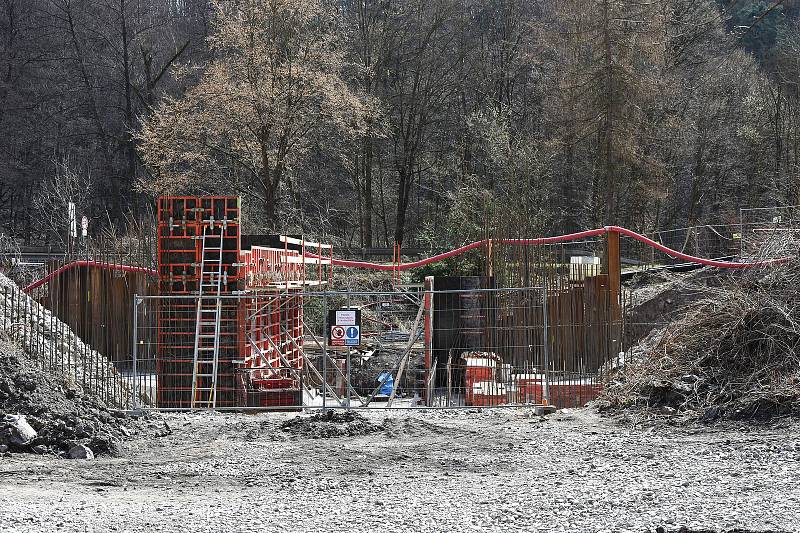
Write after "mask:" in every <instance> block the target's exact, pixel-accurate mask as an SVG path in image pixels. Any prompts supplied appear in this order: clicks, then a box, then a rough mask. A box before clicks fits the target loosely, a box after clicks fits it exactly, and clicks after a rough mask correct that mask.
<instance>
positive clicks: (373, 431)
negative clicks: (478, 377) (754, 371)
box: [0, 409, 800, 532]
mask: <svg viewBox="0 0 800 533" xmlns="http://www.w3.org/2000/svg"><path fill="white" fill-rule="evenodd" d="M295 416H296V415H294V414H288V413H281V414H249V415H248V414H210V413H209V414H164V415H161V414H159V415H154V416H153V417H152V418H150V419H149V420H144V421H141V426H142V427H143V428H144V429H143V430H142V431H140V432H137V433H136V434H134V435H132V437H131V438H130V439H128V440H127V441H125V442H123V443H122V448H123V449H122V456H121V457H99V458H97V459H95V460H91V461H89V460H69V459H62V458H58V457H55V456H39V455H32V454H14V455H13V456H12V457H10V458H9V457H5V458H0V531H15V532H28V531H30V532H39V531H81V532H95V531H97V532H99V531H130V532H140V531H147V532H154V531H167V532H172V531H176V532H177V531H196V532H201V531H253V532H255V531H348V532H360V531H382V532H392V531H472V530H490V531H510V530H525V531H581V532H585V531H656V528H659V527H662V528H663V530H666V531H678V530H679V529H681V528H686V529H684V531H685V530H692V531H700V530H710V531H729V530H733V529H736V528H739V529H746V530H755V531H798V530H800V484H798V480H799V479H800V474H798V472H800V425H798V424H797V423H791V422H786V423H782V424H778V425H772V426H770V427H769V428H741V429H740V428H737V427H727V428H700V427H684V428H673V427H668V426H657V427H630V426H621V425H619V423H617V422H615V421H612V420H608V419H602V418H600V417H599V415H597V414H595V413H594V412H591V411H589V410H586V409H583V410H576V411H568V412H566V413H558V414H555V415H551V416H549V417H548V418H547V419H542V418H540V417H538V416H535V415H534V414H533V412H532V410H529V409H513V410H511V409H508V410H494V411H482V412H481V411H457V412H453V411H450V412H444V411H438V412H432V411H416V412H410V411H403V412H391V413H387V412H374V411H373V412H369V413H367V414H366V415H365V416H366V418H367V419H366V420H360V419H358V418H354V419H341V420H340V419H330V420H322V421H316V422H314V423H309V422H308V421H305V420H301V421H296V420H293V418H294V417H295ZM326 424H327V425H326ZM337 427H338V428H344V429H343V430H341V431H340V430H337V429H336V428H337ZM320 428H322V429H320ZM332 428H333V429H332Z"/></svg>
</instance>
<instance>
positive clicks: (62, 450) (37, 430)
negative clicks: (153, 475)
mask: <svg viewBox="0 0 800 533" xmlns="http://www.w3.org/2000/svg"><path fill="white" fill-rule="evenodd" d="M136 427H137V423H136V421H135V420H132V419H130V418H129V417H128V415H126V414H125V413H123V412H121V411H116V410H111V409H109V408H108V407H107V406H106V404H105V403H103V402H102V401H101V400H99V399H98V398H97V397H95V396H92V395H89V394H85V393H84V392H83V391H81V390H80V389H77V388H74V386H72V385H71V383H70V381H69V380H66V379H64V377H63V376H60V375H58V374H51V373H47V372H44V371H42V370H41V369H40V368H39V367H38V366H34V365H33V364H32V363H31V361H30V359H29V355H28V354H26V353H25V351H23V350H22V349H21V348H20V347H19V346H18V345H17V344H16V343H15V342H13V341H11V340H10V339H8V338H7V336H6V335H5V334H0V452H2V453H4V454H7V453H12V452H32V453H39V454H45V453H50V454H57V455H61V456H63V457H82V458H92V457H93V456H94V455H102V454H109V455H117V454H118V453H119V451H120V442H121V440H122V439H124V438H125V437H127V436H129V435H130V434H131V432H132V431H134V430H136Z"/></svg>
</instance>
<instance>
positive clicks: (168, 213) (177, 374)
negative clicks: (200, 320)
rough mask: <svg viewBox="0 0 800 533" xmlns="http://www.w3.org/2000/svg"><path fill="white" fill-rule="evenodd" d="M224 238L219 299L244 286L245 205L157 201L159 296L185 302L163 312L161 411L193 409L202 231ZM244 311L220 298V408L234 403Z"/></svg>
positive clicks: (164, 303) (228, 200) (165, 303)
mask: <svg viewBox="0 0 800 533" xmlns="http://www.w3.org/2000/svg"><path fill="white" fill-rule="evenodd" d="M204 231H205V232H206V234H209V235H220V236H221V239H220V240H221V246H222V248H223V251H222V271H223V277H222V284H221V287H220V291H219V292H220V295H230V294H233V293H234V292H237V291H240V290H242V289H243V287H244V279H243V273H242V270H241V268H240V260H239V257H240V252H241V250H240V242H241V232H240V204H239V199H238V198H235V197H225V196H220V197H202V198H198V197H190V196H181V197H162V198H160V199H159V201H158V271H159V292H160V294H162V295H168V296H185V298H177V299H168V300H161V303H160V306H159V310H158V321H157V322H158V324H157V335H158V341H157V342H158V357H157V364H156V372H157V374H158V387H157V396H158V397H157V401H158V405H159V406H160V407H171V408H182V407H190V406H191V405H192V375H193V365H194V348H195V337H196V325H197V320H196V309H197V300H196V299H194V298H191V297H190V296H194V295H196V294H198V293H199V291H200V284H201V283H202V282H203V281H206V282H207V281H208V276H205V277H204V276H203V275H202V254H203V233H204ZM241 320H242V317H241V311H240V309H239V304H238V302H237V301H236V300H231V299H223V300H221V313H220V342H219V351H218V360H219V367H218V372H217V402H216V403H217V405H218V406H220V407H225V406H227V407H232V406H234V405H235V403H236V401H235V391H236V380H235V361H236V360H237V359H239V353H240V345H241V342H242V332H241V327H240V323H241Z"/></svg>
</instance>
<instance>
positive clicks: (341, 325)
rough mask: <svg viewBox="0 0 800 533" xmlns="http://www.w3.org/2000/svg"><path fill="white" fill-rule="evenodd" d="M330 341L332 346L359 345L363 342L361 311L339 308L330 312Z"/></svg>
mask: <svg viewBox="0 0 800 533" xmlns="http://www.w3.org/2000/svg"><path fill="white" fill-rule="evenodd" d="M328 323H329V324H330V328H329V329H328V343H329V344H330V345H331V346H359V345H360V344H361V311H360V310H358V309H339V310H334V311H330V312H329V313H328Z"/></svg>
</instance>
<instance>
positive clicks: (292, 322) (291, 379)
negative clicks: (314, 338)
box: [242, 288, 303, 389]
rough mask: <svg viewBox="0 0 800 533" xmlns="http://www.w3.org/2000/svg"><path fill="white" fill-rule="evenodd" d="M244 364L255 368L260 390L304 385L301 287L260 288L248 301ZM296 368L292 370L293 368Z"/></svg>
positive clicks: (255, 383)
mask: <svg viewBox="0 0 800 533" xmlns="http://www.w3.org/2000/svg"><path fill="white" fill-rule="evenodd" d="M244 301H245V315H246V317H247V318H246V320H245V323H244V326H245V328H244V330H245V331H244V335H245V337H246V342H245V343H244V347H243V351H242V355H243V361H242V364H243V366H244V367H245V368H248V369H251V374H250V376H251V384H252V385H253V386H254V388H256V389H274V388H286V385H287V383H291V385H292V386H293V387H298V388H299V386H300V383H299V380H298V377H297V376H298V372H297V371H299V370H302V368H303V357H302V351H301V350H302V347H303V296H302V292H301V290H300V289H299V288H296V289H292V290H289V291H278V290H274V289H273V290H268V291H257V292H250V293H248V298H246V299H245V300H244ZM290 369H292V370H294V371H292V370H290Z"/></svg>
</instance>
